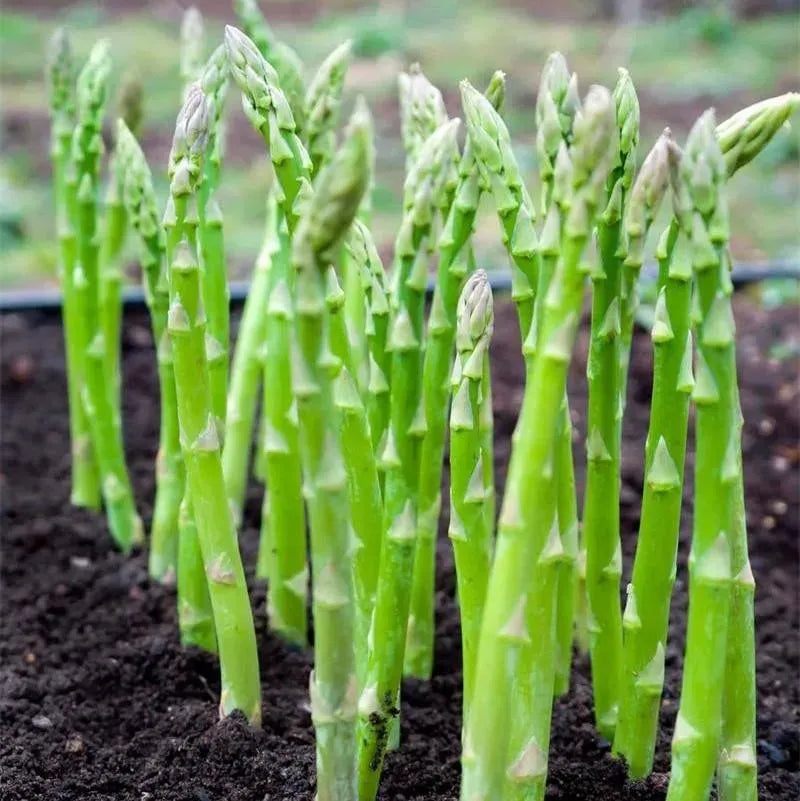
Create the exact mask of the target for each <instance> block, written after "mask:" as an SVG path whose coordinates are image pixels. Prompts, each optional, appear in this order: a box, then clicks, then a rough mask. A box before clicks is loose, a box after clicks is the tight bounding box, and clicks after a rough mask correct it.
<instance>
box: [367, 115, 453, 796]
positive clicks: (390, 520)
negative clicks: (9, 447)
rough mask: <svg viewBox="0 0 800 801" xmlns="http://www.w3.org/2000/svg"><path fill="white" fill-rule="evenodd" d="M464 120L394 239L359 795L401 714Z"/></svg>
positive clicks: (437, 147)
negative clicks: (432, 247)
mask: <svg viewBox="0 0 800 801" xmlns="http://www.w3.org/2000/svg"><path fill="white" fill-rule="evenodd" d="M458 123H459V121H458V120H451V121H449V122H447V123H445V124H444V125H442V126H440V127H439V128H437V129H436V131H435V132H434V133H433V134H432V135H431V136H430V137H429V138H428V140H427V141H426V142H425V144H424V145H423V148H422V150H421V152H420V154H419V158H418V159H417V161H416V162H415V164H414V167H413V168H412V170H411V172H410V173H409V176H408V178H407V179H406V186H405V197H406V202H405V214H404V216H403V221H402V223H401V225H400V231H399V233H398V235H397V241H396V245H395V257H396V259H397V266H396V271H397V272H396V298H395V299H396V303H397V308H396V310H395V313H394V316H393V320H392V322H391V330H390V332H389V338H388V342H387V347H388V348H389V349H390V350H391V354H392V367H391V374H392V377H391V384H392V393H391V398H390V425H389V430H388V434H387V438H386V446H385V448H384V450H383V453H382V454H381V458H382V461H383V463H384V466H385V469H386V478H385V482H386V483H385V493H384V528H385V532H386V533H385V537H384V540H383V543H382V545H381V555H380V568H379V579H378V595H377V598H376V601H375V613H374V621H373V636H372V643H371V646H372V647H371V648H370V654H369V667H368V676H367V686H366V688H365V689H364V691H363V692H362V694H361V698H360V701H359V721H360V723H359V725H360V735H359V757H358V759H359V798H360V799H362V801H371V799H373V798H374V797H375V794H376V792H377V786H378V780H379V778H380V772H381V767H382V764H383V757H384V753H385V749H386V743H387V735H388V731H389V728H390V726H391V722H392V719H393V718H396V717H397V715H398V714H399V710H398V707H397V705H398V694H399V689H400V680H401V677H402V670H403V651H404V647H405V639H406V626H407V620H408V608H409V603H410V596H411V577H412V575H413V567H414V547H415V537H416V513H417V498H418V495H417V482H418V479H419V454H420V448H419V444H420V436H421V435H422V434H423V433H424V422H425V421H424V410H423V406H422V396H421V382H420V375H421V369H422V350H421V347H422V336H423V331H422V318H423V313H424V299H425V286H426V283H427V239H428V237H429V236H430V230H431V223H432V218H433V214H434V208H435V207H436V205H437V200H438V198H439V197H440V196H441V193H442V191H443V189H444V180H443V178H444V177H445V175H446V171H445V168H446V165H447V164H449V163H451V162H452V159H453V155H454V153H455V149H456V139H455V134H456V130H457V127H458Z"/></svg>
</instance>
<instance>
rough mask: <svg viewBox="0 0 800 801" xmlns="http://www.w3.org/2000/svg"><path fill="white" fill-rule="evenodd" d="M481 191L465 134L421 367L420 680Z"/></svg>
mask: <svg viewBox="0 0 800 801" xmlns="http://www.w3.org/2000/svg"><path fill="white" fill-rule="evenodd" d="M486 95H487V97H488V99H489V102H491V104H492V105H493V106H494V108H496V109H498V110H499V109H500V108H501V107H502V104H503V99H504V95H505V75H504V74H503V73H502V72H500V71H498V72H495V73H494V75H493V76H492V79H491V81H490V83H489V86H488V88H487V90H486ZM482 191H483V187H482V186H481V185H480V181H479V179H478V175H477V174H476V171H475V155H474V152H473V146H472V144H471V143H470V141H469V138H468V139H467V143H466V145H465V147H464V153H463V155H462V157H461V161H460V163H459V179H458V186H457V188H456V190H455V193H454V196H455V199H454V201H453V203H452V204H451V206H450V212H449V214H448V215H447V220H446V222H445V226H444V230H443V231H442V234H441V236H440V238H439V243H438V244H439V265H438V268H437V273H436V286H435V288H434V296H433V304H432V307H431V309H432V311H431V315H430V318H429V320H428V344H427V347H426V349H425V360H424V364H423V368H422V376H423V378H422V385H423V399H424V403H425V422H426V432H425V435H424V437H423V439H422V451H421V456H420V476H419V496H420V500H419V508H420V512H419V516H418V520H417V552H416V555H415V557H414V583H413V586H412V595H411V610H410V612H409V629H408V642H407V644H406V673H407V674H410V675H412V676H417V677H419V678H430V675H431V670H432V668H433V637H434V621H433V599H434V587H433V584H434V577H435V556H436V530H437V527H438V523H439V512H440V508H441V483H442V458H443V454H444V441H445V426H446V422H447V407H448V403H449V400H450V385H449V373H450V369H451V364H452V361H453V342H454V339H455V328H456V305H457V301H458V295H459V291H460V287H461V283H462V281H463V279H464V275H465V274H466V272H467V270H468V267H469V263H470V257H471V247H470V244H469V239H470V236H471V234H472V230H473V226H474V224H475V216H476V214H477V211H478V205H479V204H480V198H481V194H482Z"/></svg>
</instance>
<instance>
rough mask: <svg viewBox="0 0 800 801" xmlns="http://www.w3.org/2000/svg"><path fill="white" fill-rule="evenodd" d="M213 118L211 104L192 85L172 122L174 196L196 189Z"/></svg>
mask: <svg viewBox="0 0 800 801" xmlns="http://www.w3.org/2000/svg"><path fill="white" fill-rule="evenodd" d="M212 117H213V106H212V103H211V101H210V100H209V99H208V98H207V97H206V95H205V94H204V93H203V90H202V89H201V88H200V84H198V83H193V84H192V85H191V86H190V87H189V89H188V91H187V93H186V99H185V100H184V103H183V106H182V107H181V110H180V111H179V112H178V118H177V120H176V122H175V134H174V136H173V139H172V150H171V151H170V156H169V175H170V178H171V180H172V184H171V191H172V193H173V194H187V193H189V192H191V191H192V190H193V188H194V187H195V185H196V182H197V180H198V177H199V175H200V172H201V170H202V165H203V156H204V154H205V151H206V145H207V144H208V135H209V126H210V124H211V120H212Z"/></svg>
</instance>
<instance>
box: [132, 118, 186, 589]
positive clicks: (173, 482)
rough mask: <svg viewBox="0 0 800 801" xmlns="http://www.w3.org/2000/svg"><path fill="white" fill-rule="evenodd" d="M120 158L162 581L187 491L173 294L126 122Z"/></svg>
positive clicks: (173, 553)
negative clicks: (150, 408) (153, 414)
mask: <svg viewBox="0 0 800 801" xmlns="http://www.w3.org/2000/svg"><path fill="white" fill-rule="evenodd" d="M117 157H118V159H119V162H120V169H121V170H122V171H123V173H124V182H123V199H124V201H125V207H126V210H127V215H128V218H129V221H130V225H131V228H132V229H133V230H135V231H136V232H137V234H138V235H139V238H140V241H141V261H142V274H143V278H144V295H145V301H146V303H147V307H148V310H149V312H150V327H151V330H152V332H153V341H154V343H155V346H156V358H157V363H158V384H159V391H160V396H161V404H160V406H161V408H160V433H159V448H158V456H157V458H156V499H155V503H154V507H153V520H152V525H151V532H150V554H149V560H148V569H149V572H150V575H151V576H152V577H153V578H155V579H156V580H158V581H161V582H164V583H167V584H169V583H172V582H173V581H175V579H176V577H177V558H178V513H179V508H180V503H181V498H182V497H183V491H184V481H185V475H184V464H183V454H182V453H181V448H180V436H179V428H178V409H177V400H176V397H175V377H174V369H173V360H172V345H171V343H170V340H169V336H168V334H167V330H166V327H167V311H168V309H169V290H168V286H167V274H166V268H165V261H164V255H165V239H164V233H163V231H162V228H161V224H160V221H159V219H158V212H157V208H156V197H155V192H154V190H153V182H152V176H151V174H150V168H149V167H148V166H147V161H146V160H145V157H144V154H143V153H142V150H141V148H140V147H139V144H138V142H137V141H136V139H135V137H134V136H133V134H132V133H131V132H130V130H129V129H128V127H127V125H126V124H125V122H124V120H120V121H119V122H118V123H117Z"/></svg>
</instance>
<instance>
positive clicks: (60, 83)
mask: <svg viewBox="0 0 800 801" xmlns="http://www.w3.org/2000/svg"><path fill="white" fill-rule="evenodd" d="M47 81H48V85H49V89H50V107H51V109H52V111H53V116H54V117H56V118H57V119H58V118H59V117H62V118H65V119H64V120H63V122H64V123H65V127H68V126H69V122H70V121H71V120H72V117H73V116H74V114H75V65H74V61H73V56H72V45H71V43H70V40H69V36H68V34H67V30H66V28H58V29H57V30H56V31H55V33H54V34H53V36H52V37H51V39H50V42H49V44H48V46H47Z"/></svg>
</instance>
